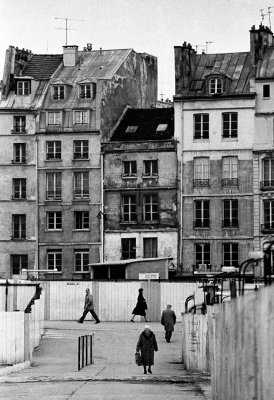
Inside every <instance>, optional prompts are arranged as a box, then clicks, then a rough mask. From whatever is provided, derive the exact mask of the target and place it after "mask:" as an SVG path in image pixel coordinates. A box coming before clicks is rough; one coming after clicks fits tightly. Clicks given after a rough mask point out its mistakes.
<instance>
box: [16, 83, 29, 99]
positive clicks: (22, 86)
mask: <svg viewBox="0 0 274 400" xmlns="http://www.w3.org/2000/svg"><path fill="white" fill-rule="evenodd" d="M17 95H18V96H29V95H30V81H17Z"/></svg>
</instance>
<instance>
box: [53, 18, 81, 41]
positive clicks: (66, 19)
mask: <svg viewBox="0 0 274 400" xmlns="http://www.w3.org/2000/svg"><path fill="white" fill-rule="evenodd" d="M54 19H62V20H64V21H66V27H65V28H56V29H62V30H65V31H66V46H67V45H68V31H77V30H78V29H72V28H71V29H69V28H68V21H84V19H74V18H57V17H55V18H54Z"/></svg>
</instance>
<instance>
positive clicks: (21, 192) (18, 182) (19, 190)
mask: <svg viewBox="0 0 274 400" xmlns="http://www.w3.org/2000/svg"><path fill="white" fill-rule="evenodd" d="M26 198H27V179H26V178H13V199H21V200H22V199H26Z"/></svg>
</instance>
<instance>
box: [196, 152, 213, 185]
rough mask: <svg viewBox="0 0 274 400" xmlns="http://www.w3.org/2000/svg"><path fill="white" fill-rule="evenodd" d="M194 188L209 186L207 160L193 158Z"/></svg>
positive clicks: (206, 158) (204, 158)
mask: <svg viewBox="0 0 274 400" xmlns="http://www.w3.org/2000/svg"><path fill="white" fill-rule="evenodd" d="M193 186H194V187H207V186H209V158H208V157H196V158H194V181H193Z"/></svg>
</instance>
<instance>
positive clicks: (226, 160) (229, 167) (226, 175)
mask: <svg viewBox="0 0 274 400" xmlns="http://www.w3.org/2000/svg"><path fill="white" fill-rule="evenodd" d="M222 162H223V166H222V186H238V183H239V182H238V157H223V159H222Z"/></svg>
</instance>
